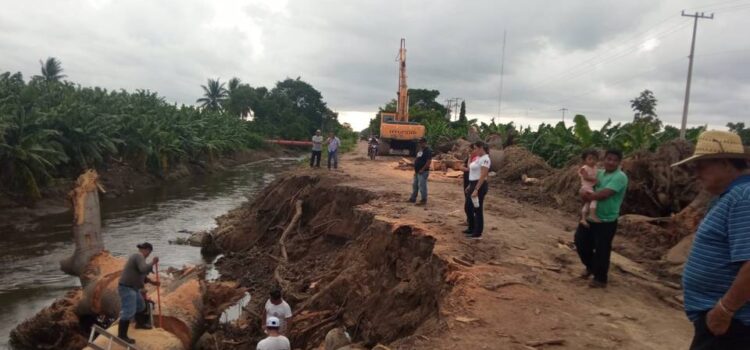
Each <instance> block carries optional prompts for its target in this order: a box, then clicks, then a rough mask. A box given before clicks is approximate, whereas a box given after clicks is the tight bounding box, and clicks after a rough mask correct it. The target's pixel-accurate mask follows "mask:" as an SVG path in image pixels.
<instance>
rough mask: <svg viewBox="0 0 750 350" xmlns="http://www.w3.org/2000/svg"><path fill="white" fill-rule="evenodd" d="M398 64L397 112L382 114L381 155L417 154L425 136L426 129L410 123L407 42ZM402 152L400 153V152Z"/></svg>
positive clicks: (403, 42) (402, 46)
mask: <svg viewBox="0 0 750 350" xmlns="http://www.w3.org/2000/svg"><path fill="white" fill-rule="evenodd" d="M396 60H397V62H398V90H397V92H396V95H397V100H396V112H395V113H393V112H381V113H380V140H381V142H380V150H379V154H391V153H408V154H412V155H413V154H416V149H417V141H418V140H419V139H420V138H421V137H423V136H424V134H425V128H424V126H423V125H421V124H419V123H414V122H409V86H408V84H407V83H406V40H405V39H401V46H400V47H399V50H398V56H397V58H396ZM399 151H400V152H399Z"/></svg>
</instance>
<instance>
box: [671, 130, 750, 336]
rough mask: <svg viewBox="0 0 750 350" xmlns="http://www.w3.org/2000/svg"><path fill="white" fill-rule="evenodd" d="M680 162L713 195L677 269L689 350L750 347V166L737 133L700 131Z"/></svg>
mask: <svg viewBox="0 0 750 350" xmlns="http://www.w3.org/2000/svg"><path fill="white" fill-rule="evenodd" d="M678 165H686V166H689V167H690V169H691V170H692V171H693V173H694V174H695V176H696V178H697V179H698V181H700V182H701V184H702V185H703V189H704V190H706V191H708V192H709V193H711V194H713V195H716V196H717V197H716V198H715V200H714V201H713V202H712V203H711V205H710V207H709V209H708V211H707V212H706V215H705V216H704V217H703V220H702V221H701V223H700V225H699V226H698V229H697V231H696V233H695V238H694V239H693V246H692V248H691V251H690V255H689V256H688V260H687V263H686V264H685V270H684V271H683V273H682V284H683V289H684V291H685V312H686V313H687V316H688V318H689V319H690V320H691V321H692V322H693V325H694V327H695V335H694V336H693V342H692V345H691V346H690V349H691V350H704V349H716V350H719V349H720V350H740V349H743V350H744V349H750V306H748V305H747V304H748V301H750V171H749V170H748V154H747V153H745V150H744V148H743V146H742V141H741V140H740V137H739V136H738V135H737V134H734V133H730V132H725V131H706V132H704V133H702V134H701V135H700V136H699V137H698V143H697V144H696V146H695V153H694V154H693V156H692V157H690V158H687V159H685V160H683V161H681V162H679V163H676V164H674V165H673V166H678Z"/></svg>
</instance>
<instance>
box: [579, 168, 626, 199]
mask: <svg viewBox="0 0 750 350" xmlns="http://www.w3.org/2000/svg"><path fill="white" fill-rule="evenodd" d="M627 187H628V177H627V176H625V175H623V174H620V175H619V176H617V177H615V178H613V179H612V180H610V181H609V183H608V184H607V187H605V188H603V189H601V190H599V191H597V192H594V193H588V192H586V193H584V194H583V195H582V197H583V199H584V200H586V201H603V200H605V199H607V198H609V197H612V196H613V195H615V193H618V192H620V191H625V190H626V189H627Z"/></svg>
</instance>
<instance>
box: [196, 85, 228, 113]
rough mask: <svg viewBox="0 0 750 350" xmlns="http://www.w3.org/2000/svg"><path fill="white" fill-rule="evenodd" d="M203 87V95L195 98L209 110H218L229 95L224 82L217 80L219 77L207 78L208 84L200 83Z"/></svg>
mask: <svg viewBox="0 0 750 350" xmlns="http://www.w3.org/2000/svg"><path fill="white" fill-rule="evenodd" d="M201 87H202V88H203V97H201V98H199V99H198V100H196V102H198V103H200V104H201V107H203V108H207V109H210V110H214V111H218V110H221V105H222V103H223V102H224V101H226V99H227V97H228V96H229V92H228V91H227V89H226V88H225V87H224V83H221V82H219V79H218V78H217V79H216V80H214V79H208V84H206V85H201Z"/></svg>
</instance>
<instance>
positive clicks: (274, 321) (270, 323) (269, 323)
mask: <svg viewBox="0 0 750 350" xmlns="http://www.w3.org/2000/svg"><path fill="white" fill-rule="evenodd" d="M280 324H281V321H279V318H278V317H273V316H271V317H269V318H268V319H267V320H266V327H269V328H279V327H280Z"/></svg>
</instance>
